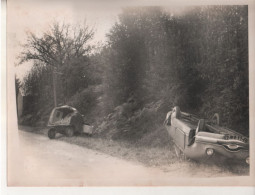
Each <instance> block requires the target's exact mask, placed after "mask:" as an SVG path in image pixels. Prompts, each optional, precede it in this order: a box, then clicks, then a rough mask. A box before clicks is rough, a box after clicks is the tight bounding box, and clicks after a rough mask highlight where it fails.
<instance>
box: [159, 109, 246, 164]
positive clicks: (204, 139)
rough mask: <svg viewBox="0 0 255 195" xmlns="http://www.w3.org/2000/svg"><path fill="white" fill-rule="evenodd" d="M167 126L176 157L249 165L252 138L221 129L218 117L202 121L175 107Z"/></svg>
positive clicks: (168, 116) (169, 115)
mask: <svg viewBox="0 0 255 195" xmlns="http://www.w3.org/2000/svg"><path fill="white" fill-rule="evenodd" d="M164 124H165V127H166V129H167V131H168V133H169V135H170V137H171V138H172V140H173V142H174V144H175V150H176V154H177V156H181V154H183V155H184V156H185V157H188V158H190V159H193V160H197V161H207V160H209V159H213V158H214V159H216V158H217V159H219V158H221V159H224V160H230V159H231V160H237V161H243V162H246V163H247V164H249V138H248V137H245V136H243V135H241V134H240V133H237V132H235V131H233V130H231V129H228V128H225V127H221V126H219V115H218V114H215V115H214V117H213V118H212V120H205V119H199V118H198V117H197V116H195V115H191V114H188V113H185V112H181V111H180V108H179V107H178V106H176V107H174V108H173V110H172V111H170V112H168V113H167V116H166V119H165V122H164Z"/></svg>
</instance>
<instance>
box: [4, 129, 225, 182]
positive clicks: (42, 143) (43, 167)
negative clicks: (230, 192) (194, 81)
mask: <svg viewBox="0 0 255 195" xmlns="http://www.w3.org/2000/svg"><path fill="white" fill-rule="evenodd" d="M18 134H19V136H18V137H19V147H18V151H17V152H18V153H17V158H18V159H19V160H18V161H16V162H15V163H16V165H17V166H16V167H15V169H14V168H13V169H11V168H10V169H9V170H11V171H9V185H11V186H13V185H14V186H134V185H135V186H137V185H138V186H155V185H182V184H183V182H185V183H186V184H190V185H201V184H202V185H210V183H211V181H212V179H210V180H208V179H207V178H204V179H202V180H201V178H200V179H199V178H190V177H189V178H186V179H185V178H182V176H184V177H185V175H186V176H187V174H188V173H187V172H185V170H184V169H183V168H182V167H180V165H174V166H172V168H171V169H169V170H168V171H163V170H160V169H158V168H151V167H144V166H143V165H141V164H136V163H133V162H128V161H124V160H122V159H118V158H115V157H112V156H109V155H105V154H102V153H100V152H97V151H94V150H90V149H87V148H84V147H80V146H77V145H72V144H68V143H66V142H62V141H58V140H49V139H48V137H45V136H42V135H38V134H33V133H29V132H24V131H18ZM14 170H15V171H14ZM202 172H203V170H201V173H202ZM224 176H229V175H228V174H225V175H224ZM225 179H226V178H225ZM221 180H222V179H221V178H218V179H215V181H217V183H219V185H220V184H221V185H224V183H222V182H221ZM222 181H223V180H222ZM225 184H226V183H225Z"/></svg>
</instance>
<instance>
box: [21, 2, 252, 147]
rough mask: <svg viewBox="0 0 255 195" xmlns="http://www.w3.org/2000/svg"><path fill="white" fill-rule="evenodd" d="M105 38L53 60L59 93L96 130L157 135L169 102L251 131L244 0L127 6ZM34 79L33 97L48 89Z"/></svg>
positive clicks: (115, 135)
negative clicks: (172, 7) (181, 9)
mask: <svg viewBox="0 0 255 195" xmlns="http://www.w3.org/2000/svg"><path fill="white" fill-rule="evenodd" d="M55 31H56V32H58V29H55ZM86 32H87V31H86ZM91 36H92V34H89V38H90V37H91ZM107 38H108V39H107V43H106V44H105V45H104V46H103V47H102V48H101V49H100V50H99V51H98V52H95V53H94V54H90V55H88V53H87V50H86V49H84V50H82V51H83V52H82V53H83V54H86V55H79V56H75V55H74V56H75V58H72V59H71V58H65V59H66V61H65V62H64V63H62V62H61V63H62V64H61V67H59V71H61V72H62V73H63V74H64V76H61V78H62V79H60V80H61V82H60V84H59V85H60V86H62V90H63V91H65V93H64V92H63V91H62V92H61V91H59V92H58V93H59V94H62V95H59V98H60V99H61V98H62V99H66V101H65V102H67V103H68V104H70V105H73V106H74V107H76V108H77V109H78V110H79V111H80V112H82V113H83V114H85V115H86V117H87V118H88V120H90V121H92V122H93V123H94V124H95V125H96V126H97V135H100V136H104V137H108V138H111V139H121V140H130V141H134V142H137V143H138V142H140V143H142V142H146V141H145V140H147V141H148V140H151V139H152V138H153V137H154V136H156V135H157V133H156V132H159V134H160V135H163V134H162V133H161V131H160V129H162V126H161V125H162V122H163V120H164V117H165V114H166V112H167V111H168V110H170V109H171V108H172V107H173V106H174V105H178V106H180V108H181V110H183V111H186V112H192V113H195V114H199V115H201V116H202V117H210V116H212V115H213V114H214V113H215V112H218V113H220V115H221V118H222V124H223V125H224V126H228V127H231V128H233V129H235V130H237V131H239V132H240V133H243V134H246V135H247V134H248V133H249V131H248V130H249V99H248V97H249V83H248V7H247V6H200V7H189V8H187V9H186V10H185V13H182V14H180V13H178V12H176V13H175V12H172V11H169V10H167V9H164V8H160V7H135V8H125V9H123V11H122V13H121V14H120V15H119V20H118V22H116V23H115V24H114V25H113V27H112V28H111V30H110V32H109V33H108V34H107ZM42 40H47V39H42ZM85 43H87V42H86V41H85ZM85 48H87V49H88V50H89V49H90V48H89V47H85ZM65 55H66V57H68V52H67V53H65ZM72 55H73V53H72ZM26 57H31V56H26ZM25 59H26V60H27V59H28V58H25ZM29 59H30V58H29ZM31 74H32V73H31ZM33 74H34V73H33ZM49 76H50V75H49ZM40 78H41V77H36V76H31V78H29V79H30V81H29V82H30V83H31V82H32V83H36V82H38V81H39V80H40ZM48 78H50V77H48ZM33 79H35V80H34V81H33ZM29 82H28V81H27V80H25V83H26V85H27V87H26V88H29V86H30V85H28V84H27V83H29ZM34 87H35V90H34V89H33V90H34V91H33V90H32V89H31V90H32V92H31V94H33V96H34V97H35V99H40V98H41V97H44V95H43V94H41V93H40V94H39V96H40V97H39V96H38V94H37V93H36V92H35V91H36V89H37V91H38V88H39V87H41V88H43V90H44V92H45V93H46V91H47V90H51V89H50V88H51V87H50V85H42V86H39V85H34ZM47 87H48V88H47ZM60 88H61V87H60ZM65 88H66V89H65ZM59 90H60V89H59ZM44 92H42V93H44ZM49 97H50V98H52V95H49ZM42 99H44V98H42ZM45 104H50V100H49V98H48V99H45ZM33 108H34V109H35V110H40V108H41V107H37V106H34V105H33ZM145 135H151V138H149V137H146V136H145ZM162 139H163V136H162ZM142 140H143V141H142Z"/></svg>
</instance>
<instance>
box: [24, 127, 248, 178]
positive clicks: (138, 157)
mask: <svg viewBox="0 0 255 195" xmlns="http://www.w3.org/2000/svg"><path fill="white" fill-rule="evenodd" d="M19 129H20V130H24V131H29V132H33V133H38V134H43V135H45V136H47V132H48V129H47V128H42V127H41V128H36V127H23V126H20V127H19ZM162 136H163V134H162ZM149 137H151V136H149ZM148 139H149V138H148ZM56 140H59V141H64V142H67V143H70V144H75V145H78V146H81V147H86V148H89V149H92V150H96V151H98V152H102V153H105V154H108V155H111V156H114V157H117V158H121V159H124V160H128V161H133V162H136V163H137V162H139V163H141V164H143V165H144V166H147V167H158V168H160V169H161V170H163V171H165V172H170V171H176V170H177V169H178V170H181V172H185V173H187V172H189V174H190V175H194V176H199V174H200V173H203V172H204V174H203V177H213V176H218V175H221V173H222V172H224V173H226V175H231V173H232V174H235V175H249V167H248V166H247V165H245V164H240V163H239V164H237V163H236V164H235V163H233V162H230V163H229V162H228V163H222V162H220V161H219V162H211V163H210V162H208V163H197V162H195V161H192V160H184V159H183V158H177V157H176V155H175V151H174V148H173V144H172V142H171V141H170V140H168V142H167V143H165V144H160V145H158V146H155V145H156V144H154V146H152V145H148V144H147V145H144V143H143V142H144V140H141V142H136V143H129V142H125V141H123V140H111V139H105V138H101V137H98V136H95V137H94V136H92V137H90V136H87V135H86V134H81V135H79V136H73V137H65V136H64V135H61V134H57V136H56ZM146 143H147V141H146ZM174 167H175V168H174ZM197 170H199V172H200V173H198V172H197ZM208 170H211V171H210V172H208ZM181 172H180V176H181V174H182V173H181Z"/></svg>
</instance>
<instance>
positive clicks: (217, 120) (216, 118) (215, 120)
mask: <svg viewBox="0 0 255 195" xmlns="http://www.w3.org/2000/svg"><path fill="white" fill-rule="evenodd" d="M212 122H213V124H215V125H220V115H219V114H218V113H215V114H214V115H213V117H212Z"/></svg>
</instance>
